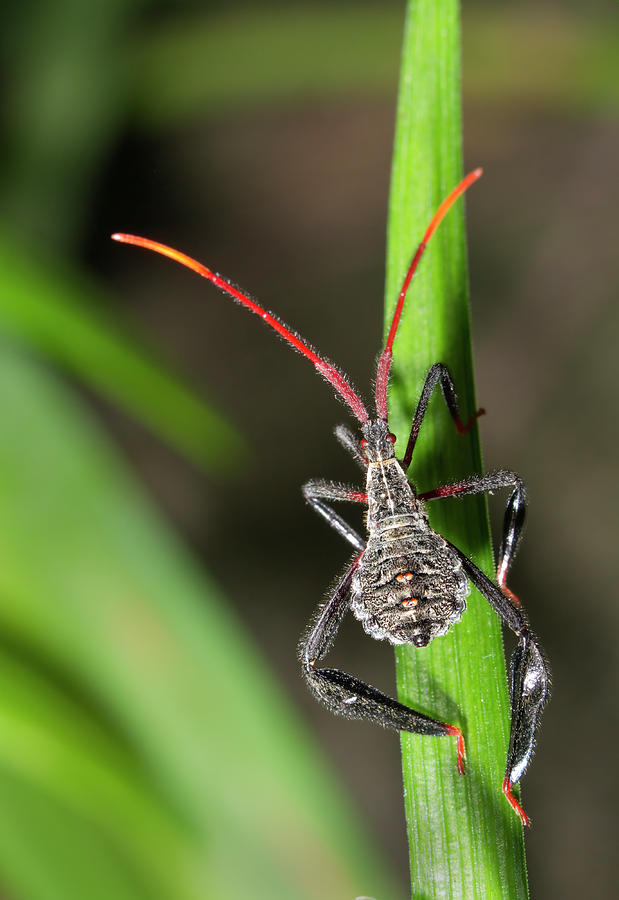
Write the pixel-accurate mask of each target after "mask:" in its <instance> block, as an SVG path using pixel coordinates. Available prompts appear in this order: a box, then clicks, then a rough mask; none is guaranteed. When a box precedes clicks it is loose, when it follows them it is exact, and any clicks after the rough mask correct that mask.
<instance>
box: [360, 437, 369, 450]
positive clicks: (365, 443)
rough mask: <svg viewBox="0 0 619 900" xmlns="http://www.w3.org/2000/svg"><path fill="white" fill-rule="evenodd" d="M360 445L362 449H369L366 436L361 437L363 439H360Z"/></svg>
mask: <svg viewBox="0 0 619 900" xmlns="http://www.w3.org/2000/svg"><path fill="white" fill-rule="evenodd" d="M359 446H360V447H361V449H362V450H366V449H367V446H368V442H367V441H366V439H365V438H361V441H360V443H359Z"/></svg>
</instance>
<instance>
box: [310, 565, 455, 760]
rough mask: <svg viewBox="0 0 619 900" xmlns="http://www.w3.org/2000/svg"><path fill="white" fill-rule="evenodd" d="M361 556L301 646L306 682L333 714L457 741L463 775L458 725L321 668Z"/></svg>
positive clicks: (350, 678) (340, 620) (341, 617)
mask: <svg viewBox="0 0 619 900" xmlns="http://www.w3.org/2000/svg"><path fill="white" fill-rule="evenodd" d="M362 556H363V552H361V553H360V554H359V556H358V557H357V558H356V559H355V561H354V562H353V564H352V566H351V567H350V569H349V570H348V572H347V573H346V575H345V576H344V578H343V579H342V581H341V582H340V583H339V585H338V586H337V588H336V590H335V593H334V594H333V596H332V597H331V598H330V599H329V600H328V601H327V603H325V605H324V606H322V607H321V608H320V610H319V612H318V615H317V617H316V619H315V621H314V622H313V623H312V624H311V626H310V629H309V631H308V633H307V635H306V637H305V638H304V639H303V641H302V643H301V647H300V660H301V664H302V666H303V671H304V673H305V677H306V679H307V682H308V684H309V686H310V688H311V689H312V691H313V693H314V694H315V695H316V697H317V698H318V699H319V700H320V701H321V702H322V703H324V704H325V706H327V707H328V708H329V709H330V710H331V711H332V712H335V713H339V714H341V715H343V716H349V717H351V718H363V719H370V720H371V721H373V722H377V723H378V724H379V725H383V726H384V727H385V728H393V729H394V730H395V731H409V732H411V733H412V734H425V735H434V736H437V737H443V736H445V735H451V736H453V737H455V738H456V739H457V746H458V760H457V761H458V770H459V771H460V772H461V773H463V772H464V759H465V755H466V754H465V749H464V737H463V735H462V732H461V731H460V729H459V728H457V727H456V726H455V725H448V724H447V723H446V722H439V721H437V720H436V719H431V718H429V716H424V715H423V714H422V713H419V712H416V711H415V710H414V709H411V708H410V707H408V706H404V704H402V703H399V702H398V701H397V700H393V699H392V698H391V697H388V696H387V695H386V694H383V693H382V692H381V691H379V690H377V689H376V688H374V687H372V686H371V685H369V684H366V683H365V682H363V681H360V680H359V679H358V678H355V677H354V676H353V675H348V674H347V673H346V672H341V671H339V669H323V668H320V667H319V666H318V663H319V662H320V660H321V659H322V658H323V657H324V656H325V655H326V653H327V651H328V649H329V647H330V646H331V644H332V643H333V641H334V639H335V636H336V634H337V631H338V629H339V627H340V624H341V622H342V619H343V617H344V615H345V613H346V612H347V610H348V609H349V607H350V600H351V596H350V591H351V583H352V579H353V576H354V574H355V572H356V570H357V569H358V567H359V564H360V562H361V558H362Z"/></svg>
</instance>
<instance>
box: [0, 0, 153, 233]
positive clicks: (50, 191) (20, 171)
mask: <svg viewBox="0 0 619 900" xmlns="http://www.w3.org/2000/svg"><path fill="white" fill-rule="evenodd" d="M143 5H144V2H143V0H89V2H88V3H80V2H76V0H53V2H40V0H39V2H25V3H19V4H13V5H12V7H11V11H10V16H9V11H8V9H7V16H6V17H3V26H4V28H3V33H2V38H3V44H4V46H3V51H4V52H3V55H2V59H3V63H4V67H5V71H3V74H6V79H7V82H8V87H9V90H8V91H7V93H6V96H5V101H4V103H3V130H4V134H3V149H4V153H3V164H2V169H1V170H0V185H1V190H0V213H1V215H2V219H3V221H4V222H5V223H6V227H7V228H10V229H11V230H12V233H14V234H19V235H20V237H21V239H22V240H23V239H24V238H25V237H26V236H27V238H28V240H30V241H31V242H32V246H46V247H50V248H53V249H54V250H55V251H61V250H63V249H65V248H67V247H71V246H72V245H73V244H74V242H75V238H76V235H78V234H79V233H80V229H81V227H82V224H83V221H84V215H85V213H87V212H88V210H89V205H90V200H91V197H92V184H93V177H94V176H95V175H96V172H97V169H98V167H99V166H100V165H101V162H102V161H103V160H104V159H105V158H106V155H107V154H108V153H109V152H110V148H111V147H112V146H113V145H114V143H115V141H116V139H117V134H118V131H119V129H120V127H121V126H122V123H123V120H124V116H125V97H126V83H127V82H126V66H125V62H126V59H127V56H128V53H129V50H128V46H127V45H128V44H129V42H130V37H131V31H130V27H129V26H130V23H131V22H132V20H133V19H135V17H136V12H137V10H138V9H139V8H140V7H142V6H143Z"/></svg>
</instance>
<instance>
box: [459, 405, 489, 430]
mask: <svg viewBox="0 0 619 900" xmlns="http://www.w3.org/2000/svg"><path fill="white" fill-rule="evenodd" d="M485 415H486V410H485V409H483V408H482V409H478V410H477V412H476V413H475V414H474V415H472V416H471V418H470V419H469V420H468V422H464V423H463V422H461V421H460V419H458V421H457V422H456V428H457V429H458V434H466V433H467V431H470V429H471V428H472V427H473V425H474V423H475V420H476V419H479V417H480V416H485Z"/></svg>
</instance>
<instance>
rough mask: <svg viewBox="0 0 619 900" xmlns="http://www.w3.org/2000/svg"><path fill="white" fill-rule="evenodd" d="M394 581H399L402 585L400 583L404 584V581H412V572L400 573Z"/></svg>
mask: <svg viewBox="0 0 619 900" xmlns="http://www.w3.org/2000/svg"><path fill="white" fill-rule="evenodd" d="M395 580H396V581H399V582H400V584H402V582H405V581H412V580H413V573H412V572H400V573H399V574H398V575H396V576H395Z"/></svg>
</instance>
